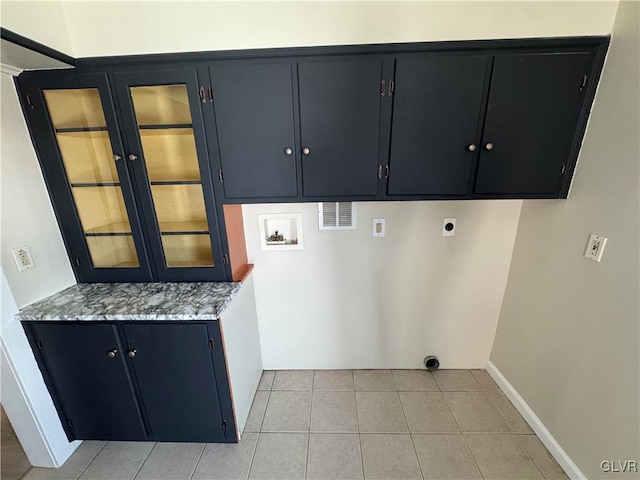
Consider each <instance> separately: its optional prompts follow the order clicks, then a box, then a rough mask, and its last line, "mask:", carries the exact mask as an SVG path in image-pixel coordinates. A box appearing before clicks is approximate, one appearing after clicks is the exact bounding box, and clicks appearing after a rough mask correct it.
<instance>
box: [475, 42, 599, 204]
mask: <svg viewBox="0 0 640 480" xmlns="http://www.w3.org/2000/svg"><path fill="white" fill-rule="evenodd" d="M593 60H594V57H593V54H592V53H589V52H584V51H583V52H575V53H531V54H501V55H496V57H495V62H494V67H493V76H492V80H491V92H490V95H489V103H488V106H487V114H486V122H485V127H484V134H483V139H482V145H481V150H480V152H481V153H480V160H479V165H478V173H477V180H476V184H475V193H476V194H480V195H483V194H488V195H494V194H502V195H505V194H506V195H516V196H518V195H523V196H526V195H530V196H531V195H533V196H539V197H556V198H557V197H558V196H559V193H560V189H561V185H562V183H563V175H564V174H566V173H569V174H570V172H567V168H568V167H569V165H568V163H569V161H570V153H571V152H572V149H574V148H576V150H575V153H576V154H577V147H579V144H578V145H577V146H576V145H575V144H574V142H579V141H580V139H581V138H580V136H579V135H578V134H577V128H578V122H579V119H580V114H581V110H582V109H583V108H584V103H585V102H584V99H585V94H586V92H587V88H586V84H587V80H588V79H589V78H590V77H591V76H592V75H591V70H592V69H593ZM591 81H593V80H591Z"/></svg>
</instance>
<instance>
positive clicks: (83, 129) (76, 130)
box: [56, 127, 107, 133]
mask: <svg viewBox="0 0 640 480" xmlns="http://www.w3.org/2000/svg"><path fill="white" fill-rule="evenodd" d="M106 131H107V127H65V128H56V133H82V132H106Z"/></svg>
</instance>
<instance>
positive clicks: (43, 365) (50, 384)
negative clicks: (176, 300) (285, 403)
mask: <svg viewBox="0 0 640 480" xmlns="http://www.w3.org/2000/svg"><path fill="white" fill-rule="evenodd" d="M131 323H135V324H136V325H145V326H148V327H149V328H154V327H155V326H160V325H168V324H172V325H185V321H182V320H176V321H172V320H163V321H136V322H131V321H125V320H123V321H83V320H76V321H73V320H57V321H56V320H48V321H47V320H43V321H24V322H21V324H22V328H23V329H24V331H25V333H26V336H27V340H28V341H29V345H30V346H31V349H32V351H33V353H34V356H35V359H36V363H37V364H38V368H39V370H40V372H41V373H42V376H43V379H44V382H45V385H46V386H47V390H48V391H49V393H50V395H51V398H52V400H53V403H54V406H55V407H56V411H57V413H58V416H59V418H60V423H61V425H62V428H63V430H64V432H65V433H66V435H67V438H68V440H69V441H73V440H81V439H78V438H76V436H75V434H74V432H73V430H72V429H71V427H70V426H69V425H68V423H67V422H66V421H65V420H64V416H65V410H64V408H63V404H62V402H61V400H60V397H59V396H58V392H57V390H56V388H55V385H56V382H55V380H54V379H53V377H52V375H51V372H49V369H48V367H47V362H46V361H45V359H44V357H43V355H42V351H41V349H40V348H39V346H38V344H37V340H38V336H37V334H36V331H35V328H33V327H34V326H36V325H43V324H44V325H61V324H62V325H80V326H82V325H87V324H100V325H108V326H112V327H113V328H114V330H115V331H116V332H115V335H116V337H117V341H118V342H119V347H120V351H119V352H118V353H119V354H120V353H121V354H122V355H125V352H127V351H128V350H129V348H133V345H129V344H128V343H127V338H126V335H125V333H124V329H123V326H124V325H126V324H131ZM187 323H188V324H199V325H205V326H206V330H207V334H208V337H209V338H211V339H213V345H214V346H213V349H212V350H210V358H211V363H212V366H213V369H214V372H215V379H216V387H217V389H218V400H219V404H220V411H221V413H222V418H223V420H224V421H225V422H226V429H225V430H224V437H225V438H224V440H223V442H221V443H236V442H238V436H237V429H236V422H235V413H234V410H233V402H232V393H231V387H230V383H229V376H228V371H227V365H226V354H225V350H224V348H225V347H224V342H223V339H222V332H221V329H220V321H219V320H206V321H195V320H194V321H188V322H187ZM122 361H123V362H124V363H125V364H126V367H125V369H126V372H127V375H128V376H129V379H130V383H131V386H132V389H133V392H134V393H135V397H136V399H137V403H138V407H139V410H140V412H141V415H142V420H143V422H144V427H145V429H146V431H147V432H151V431H152V430H151V428H150V424H149V417H148V415H147V412H146V409H145V406H144V402H143V401H142V395H141V391H140V386H139V384H138V380H137V378H136V372H135V370H134V369H133V368H132V367H131V364H130V362H131V359H130V358H129V357H126V358H125V359H123V360H122ZM114 440H117V439H114ZM148 441H166V439H164V440H163V439H157V438H156V439H152V438H151V437H150V438H149V440H148Z"/></svg>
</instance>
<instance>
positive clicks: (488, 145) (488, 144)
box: [484, 142, 493, 150]
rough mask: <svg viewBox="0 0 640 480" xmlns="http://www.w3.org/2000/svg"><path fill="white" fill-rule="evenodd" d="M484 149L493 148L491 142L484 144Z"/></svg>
mask: <svg viewBox="0 0 640 480" xmlns="http://www.w3.org/2000/svg"><path fill="white" fill-rule="evenodd" d="M484 149H485V150H493V143H491V142H489V143H487V144H486V145H485V146H484Z"/></svg>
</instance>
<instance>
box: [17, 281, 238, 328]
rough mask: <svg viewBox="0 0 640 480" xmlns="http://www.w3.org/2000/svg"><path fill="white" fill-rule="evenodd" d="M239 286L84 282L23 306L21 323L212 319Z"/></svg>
mask: <svg viewBox="0 0 640 480" xmlns="http://www.w3.org/2000/svg"><path fill="white" fill-rule="evenodd" d="M241 285H242V284H241V283H240V282H198V283H80V284H78V285H74V286H72V287H69V288H66V289H64V290H62V291H61V292H58V293H55V294H53V295H51V296H50V297H47V298H45V299H43V300H40V301H38V302H35V303H32V304H31V305H29V306H26V307H24V308H23V309H22V310H20V312H18V313H17V314H16V316H15V317H16V319H18V320H20V321H36V320H213V319H216V318H219V317H220V314H221V313H222V312H223V311H224V309H225V308H226V307H227V306H228V305H229V303H230V302H231V299H232V298H233V297H234V296H235V295H236V293H237V292H238V290H239V289H240V287H241Z"/></svg>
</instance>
